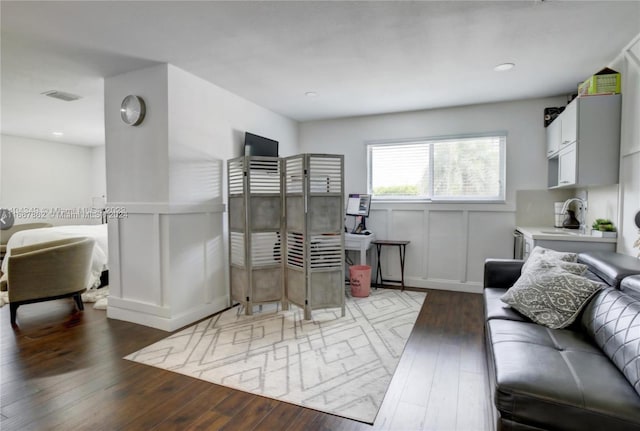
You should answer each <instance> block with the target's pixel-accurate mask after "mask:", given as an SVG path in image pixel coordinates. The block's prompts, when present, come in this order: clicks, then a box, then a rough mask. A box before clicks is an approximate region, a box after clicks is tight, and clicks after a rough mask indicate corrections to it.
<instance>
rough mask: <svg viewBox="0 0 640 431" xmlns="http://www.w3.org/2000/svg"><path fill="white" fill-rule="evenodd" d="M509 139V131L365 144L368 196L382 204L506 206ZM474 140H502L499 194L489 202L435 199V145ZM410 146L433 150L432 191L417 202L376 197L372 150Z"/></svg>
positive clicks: (431, 157) (481, 200)
mask: <svg viewBox="0 0 640 431" xmlns="http://www.w3.org/2000/svg"><path fill="white" fill-rule="evenodd" d="M507 137H508V134H507V132H506V131H502V130H501V131H495V132H487V133H470V134H463V135H445V136H429V137H422V138H404V139H385V140H375V141H365V143H364V144H365V152H366V162H367V193H369V194H371V200H372V202H379V203H383V202H384V203H463V204H470V203H481V204H486V203H499V204H504V203H506V194H507V184H506V171H507ZM474 138H498V139H500V142H499V145H500V148H499V156H498V157H499V160H498V164H499V170H500V172H499V174H498V175H499V187H500V189H499V191H498V195H497V196H488V197H486V198H483V197H475V196H474V197H472V198H460V197H459V196H451V197H434V195H433V187H434V181H433V180H434V157H433V153H434V145H433V143H435V142H441V141H455V140H463V139H474ZM410 144H426V145H428V146H429V188H428V193H429V195H428V196H417V197H415V198H411V197H407V196H401V197H397V198H395V197H390V196H384V197H380V196H378V197H376V195H375V194H374V193H373V169H372V156H371V148H372V147H381V146H394V145H410Z"/></svg>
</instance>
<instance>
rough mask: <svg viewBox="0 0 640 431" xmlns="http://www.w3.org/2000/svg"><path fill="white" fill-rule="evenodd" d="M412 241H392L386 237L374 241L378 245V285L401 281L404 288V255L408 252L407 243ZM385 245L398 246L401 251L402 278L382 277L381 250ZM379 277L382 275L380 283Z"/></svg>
mask: <svg viewBox="0 0 640 431" xmlns="http://www.w3.org/2000/svg"><path fill="white" fill-rule="evenodd" d="M410 242H411V241H391V240H386V239H381V240H378V241H373V243H374V244H375V245H376V250H377V252H378V267H377V268H376V286H381V285H382V283H384V282H385V281H386V282H392V283H400V285H401V286H402V290H404V257H405V255H406V253H407V244H409V243H410ZM383 246H396V247H398V250H399V251H400V280H385V279H383V278H382V267H381V266H380V252H381V251H382V247H383ZM378 277H380V283H378Z"/></svg>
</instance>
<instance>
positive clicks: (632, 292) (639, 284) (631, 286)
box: [620, 275, 640, 299]
mask: <svg viewBox="0 0 640 431" xmlns="http://www.w3.org/2000/svg"><path fill="white" fill-rule="evenodd" d="M620 290H621V291H622V292H624V293H626V294H627V295H629V296H632V297H634V298H637V299H640V275H630V276H629V277H626V278H625V279H624V280H622V283H620Z"/></svg>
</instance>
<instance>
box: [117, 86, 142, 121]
mask: <svg viewBox="0 0 640 431" xmlns="http://www.w3.org/2000/svg"><path fill="white" fill-rule="evenodd" d="M146 111H147V110H146V106H145V104H144V100H142V97H140V96H134V95H132V94H130V95H128V96H127V97H125V98H124V100H123V101H122V105H120V117H122V121H124V122H125V123H126V124H128V125H129V126H137V125H139V124H141V123H142V121H143V120H144V115H145V113H146Z"/></svg>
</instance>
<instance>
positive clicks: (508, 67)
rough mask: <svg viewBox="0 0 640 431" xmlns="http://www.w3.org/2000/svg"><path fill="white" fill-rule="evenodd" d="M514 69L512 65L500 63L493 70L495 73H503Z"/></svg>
mask: <svg viewBox="0 0 640 431" xmlns="http://www.w3.org/2000/svg"><path fill="white" fill-rule="evenodd" d="M514 67H515V64H514V63H502V64H499V65H497V66H496V67H494V68H493V70H495V71H496V72H504V71H505V70H511V69H513V68H514Z"/></svg>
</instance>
